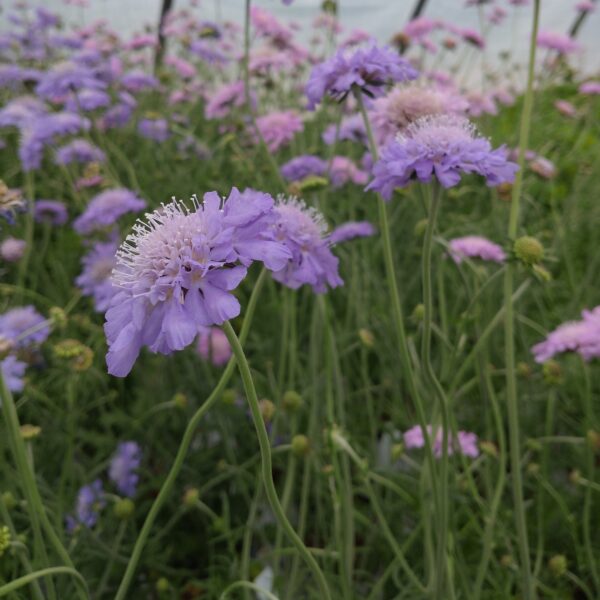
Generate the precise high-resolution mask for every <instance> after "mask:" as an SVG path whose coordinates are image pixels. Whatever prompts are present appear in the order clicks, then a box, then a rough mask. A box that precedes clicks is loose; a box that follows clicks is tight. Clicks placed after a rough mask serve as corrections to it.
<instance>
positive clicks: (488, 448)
mask: <svg viewBox="0 0 600 600" xmlns="http://www.w3.org/2000/svg"><path fill="white" fill-rule="evenodd" d="M479 447H480V448H481V451H482V452H483V453H484V454H487V455H488V456H493V457H494V458H496V457H497V456H498V447H497V446H496V444H494V442H489V441H487V440H483V441H480V442H479Z"/></svg>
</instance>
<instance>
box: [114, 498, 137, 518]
mask: <svg viewBox="0 0 600 600" xmlns="http://www.w3.org/2000/svg"><path fill="white" fill-rule="evenodd" d="M113 510H114V513H115V516H116V517H117V519H121V520H123V521H125V520H126V519H129V518H130V517H131V516H132V515H133V513H134V512H135V504H134V503H133V500H131V499H130V498H120V499H119V500H117V502H115V507H114V509H113Z"/></svg>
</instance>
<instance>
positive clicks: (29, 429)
mask: <svg viewBox="0 0 600 600" xmlns="http://www.w3.org/2000/svg"><path fill="white" fill-rule="evenodd" d="M40 433H42V428H41V427H38V426H37V425H30V424H29V423H25V424H24V425H21V437H22V438H23V439H24V440H32V439H33V438H36V437H37V436H38V435H40Z"/></svg>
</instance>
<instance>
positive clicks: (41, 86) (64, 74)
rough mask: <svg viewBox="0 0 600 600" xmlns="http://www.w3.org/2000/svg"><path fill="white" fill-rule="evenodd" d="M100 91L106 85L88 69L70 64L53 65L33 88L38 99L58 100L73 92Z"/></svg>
mask: <svg viewBox="0 0 600 600" xmlns="http://www.w3.org/2000/svg"><path fill="white" fill-rule="evenodd" d="M84 88H85V89H89V90H94V89H95V90H102V89H104V88H106V83H105V82H103V81H100V80H99V79H98V78H97V77H96V75H95V73H94V72H93V71H92V70H91V69H89V68H88V67H85V66H82V65H78V64H76V63H72V62H63V63H58V64H56V65H54V66H53V67H52V68H51V69H50V70H48V71H46V72H45V73H44V74H43V75H42V77H41V79H40V81H39V83H38V84H37V86H36V88H35V92H36V94H37V95H38V96H39V97H40V98H45V99H47V100H60V99H61V98H63V97H65V96H66V95H67V94H68V93H69V92H72V91H73V90H81V89H84Z"/></svg>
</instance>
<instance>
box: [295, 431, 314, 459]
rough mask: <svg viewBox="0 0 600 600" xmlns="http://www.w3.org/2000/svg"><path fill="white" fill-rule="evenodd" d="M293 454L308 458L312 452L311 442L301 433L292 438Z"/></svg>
mask: <svg viewBox="0 0 600 600" xmlns="http://www.w3.org/2000/svg"><path fill="white" fill-rule="evenodd" d="M292 452H293V453H294V454H295V455H296V456H306V455H307V454H308V453H309V452H310V441H309V440H308V438H307V437H306V436H305V435H302V434H301V433H299V434H298V435H295V436H294V437H293V438H292Z"/></svg>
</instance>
